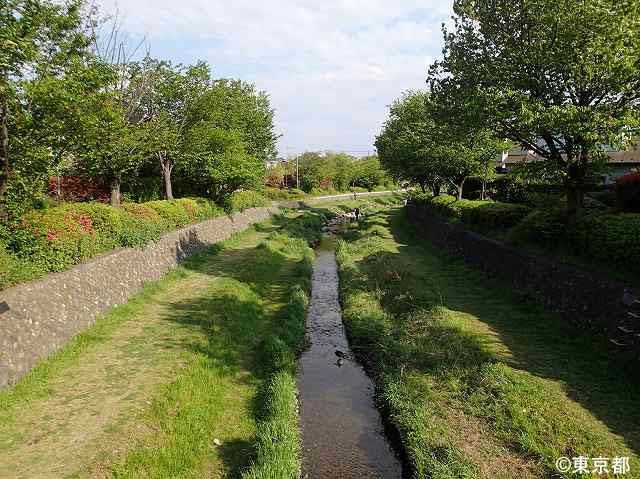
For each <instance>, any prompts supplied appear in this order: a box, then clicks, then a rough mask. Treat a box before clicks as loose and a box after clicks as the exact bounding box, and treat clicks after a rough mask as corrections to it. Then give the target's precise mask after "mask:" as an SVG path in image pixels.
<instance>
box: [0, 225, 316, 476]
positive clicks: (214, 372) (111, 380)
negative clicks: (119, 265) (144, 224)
mask: <svg viewBox="0 0 640 479" xmlns="http://www.w3.org/2000/svg"><path fill="white" fill-rule="evenodd" d="M298 216H299V215H298V214H294V213H290V214H288V215H287V216H286V217H280V218H275V219H273V220H271V221H269V222H265V223H262V224H261V225H256V227H254V228H252V229H250V230H247V231H245V232H243V233H240V234H237V235H235V236H234V237H233V238H232V239H230V240H228V241H226V242H224V243H222V244H219V245H216V246H215V247H213V248H211V250H210V251H208V252H206V253H203V254H200V255H196V256H194V257H192V258H191V259H189V260H188V261H187V262H186V263H184V264H183V266H181V267H180V268H178V269H177V270H175V271H173V272H172V273H170V274H169V276H168V277H166V278H164V279H163V280H161V281H160V282H158V283H155V284H153V285H149V286H147V288H146V289H145V291H144V292H143V293H141V294H140V295H138V296H137V297H136V298H134V299H133V300H132V301H131V302H130V303H128V304H127V305H125V306H123V307H120V308H116V309H114V310H113V311H112V312H111V313H109V314H108V315H107V316H106V317H103V318H101V319H100V320H98V322H97V323H96V324H95V325H94V326H93V327H92V328H90V329H89V330H88V331H86V332H85V333H83V334H81V335H79V336H78V337H76V339H74V340H73V341H72V342H71V343H70V344H69V345H68V346H67V347H65V348H63V349H62V350H61V351H60V352H59V353H58V354H56V355H55V356H53V357H51V358H50V359H49V360H47V361H45V362H43V363H41V364H40V365H39V366H38V367H37V368H36V369H34V370H33V371H32V372H31V373H30V374H29V375H27V376H26V377H25V378H24V379H23V380H22V381H20V382H19V383H18V384H16V385H15V386H13V387H11V388H10V389H8V390H5V391H3V392H2V393H0V407H2V410H3V413H2V414H3V416H2V418H1V419H3V420H2V421H0V437H2V438H3V439H2V440H0V453H1V454H2V457H3V459H2V460H0V476H3V477H4V476H5V475H6V476H7V477H16V478H19V477H30V476H33V475H37V474H42V471H43V470H44V469H43V468H46V470H54V469H55V470H56V471H58V472H59V473H60V474H61V475H63V476H69V477H94V476H101V477H102V476H113V477H118V478H129V477H131V478H133V477H146V478H165V477H171V478H180V477H241V476H243V475H244V476H245V477H251V478H263V477H264V478H269V477H274V478H275V477H278V478H287V477H291V478H293V477H297V475H298V473H299V470H300V457H299V448H300V445H299V444H300V437H299V430H298V422H297V421H298V419H297V412H296V411H297V400H296V395H297V390H296V387H295V367H296V358H297V354H298V352H299V350H300V349H301V347H302V344H303V340H304V320H305V312H306V307H307V301H308V300H307V296H308V291H309V288H310V274H311V267H312V261H313V252H312V250H311V249H310V248H309V247H308V243H307V239H306V238H309V237H313V236H314V234H317V230H318V229H319V227H320V225H321V222H320V221H319V220H318V219H317V217H316V216H317V215H310V216H312V218H311V219H307V218H304V217H302V218H297V217H298ZM307 229H308V230H309V231H307ZM33 424H39V425H40V426H39V427H37V428H33V426H32V425H33Z"/></svg>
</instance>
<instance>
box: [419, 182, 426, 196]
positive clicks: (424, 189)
mask: <svg viewBox="0 0 640 479" xmlns="http://www.w3.org/2000/svg"><path fill="white" fill-rule="evenodd" d="M420 189H422V192H423V193H426V192H427V187H426V185H425V184H424V181H421V182H420Z"/></svg>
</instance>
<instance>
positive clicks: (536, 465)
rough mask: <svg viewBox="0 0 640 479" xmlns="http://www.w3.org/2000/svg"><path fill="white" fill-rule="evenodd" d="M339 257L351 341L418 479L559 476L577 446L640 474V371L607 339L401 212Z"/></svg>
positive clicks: (375, 224)
mask: <svg viewBox="0 0 640 479" xmlns="http://www.w3.org/2000/svg"><path fill="white" fill-rule="evenodd" d="M338 260H339V264H340V279H341V282H340V287H341V296H342V302H343V308H344V320H345V323H346V326H347V330H348V333H349V335H350V339H351V345H352V348H353V349H354V351H356V353H357V354H358V355H359V356H360V357H361V358H363V359H364V361H365V362H366V363H367V364H368V366H369V368H370V369H371V371H372V373H373V374H374V376H375V377H376V382H377V385H378V396H379V398H380V401H381V405H382V407H383V408H384V409H385V410H386V413H387V415H388V417H389V419H390V420H391V422H392V423H393V424H394V425H395V426H396V428H397V429H398V431H399V433H400V437H401V441H402V444H403V446H404V449H405V450H406V452H407V456H408V458H409V462H410V465H411V469H412V474H413V477H420V478H422V477H430V478H437V479H440V478H524V477H558V476H557V471H556V468H555V461H556V459H557V458H558V457H561V456H568V457H576V456H579V455H582V456H587V457H600V456H603V457H610V458H613V457H616V456H619V457H623V456H628V457H630V458H631V473H630V474H629V475H627V476H626V477H637V476H638V475H640V460H639V459H638V452H639V451H640V417H639V416H638V414H637V409H638V405H639V403H638V398H639V397H640V386H639V384H640V380H639V378H638V376H637V372H634V370H633V367H632V366H626V365H624V364H618V363H616V362H615V361H614V360H612V359H610V358H609V357H607V355H606V353H605V351H606V350H607V349H606V348H605V347H602V348H601V347H600V341H601V339H599V338H596V337H593V336H587V335H581V334H580V333H579V332H578V331H576V330H574V329H573V328H572V327H571V325H569V324H566V323H564V322H562V321H561V320H560V319H559V318H558V317H556V316H554V315H552V314H549V313H546V312H544V311H542V310H541V308H539V307H538V306H536V305H530V304H527V303H524V302H523V301H522V300H521V298H520V297H519V296H518V295H517V294H516V293H515V292H513V291H511V290H509V288H508V287H507V286H505V285H502V284H499V283H496V282H493V281H490V280H488V279H487V278H486V277H485V276H483V275H482V274H480V273H478V272H475V271H473V270H470V269H468V268H467V267H465V266H464V265H463V264H462V263H460V262H459V261H457V260H454V259H451V258H448V257H446V256H445V255H444V254H443V253H442V252H441V251H438V250H437V249H434V248H433V247H431V246H430V245H428V244H425V241H424V240H422V239H420V238H418V237H416V236H415V235H414V232H413V230H412V229H411V227H410V226H408V223H407V222H406V220H405V219H404V218H403V216H402V214H401V213H400V210H394V211H393V212H392V213H391V214H389V213H388V212H385V211H380V212H378V213H375V212H371V214H369V215H368V216H367V217H366V220H365V221H363V222H362V224H361V226H360V228H359V229H357V228H355V229H353V230H351V231H348V232H347V234H346V236H345V241H343V242H341V243H340V244H339V246H338ZM610 470H611V469H610ZM563 477H582V476H580V475H577V474H573V475H572V474H571V473H568V474H565V475H564V476H563Z"/></svg>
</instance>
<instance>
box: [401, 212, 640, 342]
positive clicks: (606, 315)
mask: <svg viewBox="0 0 640 479" xmlns="http://www.w3.org/2000/svg"><path fill="white" fill-rule="evenodd" d="M406 212H407V215H408V217H409V219H410V221H411V222H412V223H413V224H414V226H415V227H416V229H417V230H418V232H419V233H420V234H421V235H422V236H423V237H425V238H426V239H428V240H429V241H431V242H432V243H433V244H435V245H437V246H438V247H440V248H442V249H444V250H446V251H447V252H448V253H449V254H451V255H454V256H458V257H462V258H463V259H464V260H465V262H466V263H468V264H470V265H472V266H474V267H476V268H478V269H481V270H483V271H485V272H487V273H489V274H490V275H493V276H498V277H500V278H502V279H504V280H505V281H508V282H509V283H510V284H511V286H512V287H513V288H514V289H515V290H517V291H520V292H523V293H525V294H526V295H528V296H530V297H532V298H535V299H536V300H539V301H541V302H543V303H544V304H545V306H546V307H547V308H548V309H550V310H552V311H555V312H558V313H560V314H561V315H562V316H563V317H565V318H567V319H569V320H570V321H572V322H574V323H575V324H577V325H578V326H580V327H587V328H590V329H594V330H598V331H603V332H604V333H605V334H606V335H607V338H608V339H609V340H610V341H611V343H612V344H613V345H615V346H616V347H618V348H620V349H625V350H629V351H635V353H637V352H640V334H639V333H640V315H639V314H638V312H637V311H638V309H639V308H638V305H640V303H639V302H638V298H640V291H639V290H638V289H635V288H633V287H632V286H631V285H625V284H621V283H618V282H616V281H613V280H611V279H609V278H608V277H605V276H603V275H602V274H597V273H593V272H590V271H586V270H582V269H580V268H578V267H575V266H572V265H567V264H561V263H557V262H555V261H552V260H551V259H549V258H545V257H538V256H532V255H528V254H524V253H522V252H520V251H518V250H516V249H514V248H511V247H509V246H507V245H505V244H503V243H500V242H498V241H494V240H492V239H489V238H486V237H484V236H482V235H479V234H477V233H474V232H472V231H468V230H465V229H464V228H462V227H461V226H459V225H455V224H450V223H447V222H445V221H443V220H441V219H440V218H438V217H436V216H434V215H433V213H431V212H430V211H429V210H428V209H426V208H423V207H420V206H418V205H415V204H413V203H411V202H409V203H408V204H407V207H406Z"/></svg>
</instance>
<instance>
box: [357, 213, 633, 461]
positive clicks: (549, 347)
mask: <svg viewBox="0 0 640 479" xmlns="http://www.w3.org/2000/svg"><path fill="white" fill-rule="evenodd" d="M387 220H388V221H389V223H390V224H389V225H388V224H387ZM374 225H378V226H385V227H386V226H390V227H391V232H392V234H393V238H394V239H395V241H396V242H397V243H398V244H399V245H400V246H399V251H398V252H397V253H396V252H377V253H374V254H372V255H369V256H365V257H364V258H363V259H362V260H360V261H359V262H358V263H357V264H358V267H359V268H360V270H361V271H363V272H364V279H362V283H361V284H357V285H354V287H357V288H358V289H361V290H362V291H371V290H372V289H378V290H379V291H380V301H381V305H382V306H383V308H384V310H385V311H386V312H388V313H390V314H391V315H392V316H393V317H394V321H396V323H397V324H395V325H394V329H395V331H387V333H388V334H392V335H393V334H395V335H396V338H397V339H402V338H398V337H397V336H398V335H400V334H406V333H407V331H409V333H410V332H411V329H412V328H414V329H415V330H416V333H417V335H418V336H419V334H420V328H421V327H423V326H424V325H423V324H422V323H421V322H420V319H419V315H420V312H421V311H433V310H434V308H436V309H437V308H443V309H444V310H449V311H452V312H454V313H464V314H469V315H472V316H474V317H475V318H477V319H478V320H479V321H481V322H482V323H484V324H486V325H488V326H489V329H488V331H483V332H481V334H475V333H474V332H469V333H468V334H467V332H466V331H462V330H459V329H456V328H448V327H446V326H444V325H438V324H437V323H435V324H431V325H430V327H429V330H428V332H429V335H430V337H429V342H430V343H431V347H430V348H429V349H428V351H427V353H426V354H425V351H424V350H421V349H420V348H421V347H424V345H419V346H418V347H417V348H416V349H411V347H406V346H405V347H398V349H396V350H392V351H389V352H387V353H386V354H387V355H388V356H389V357H386V358H385V360H386V361H390V364H394V363H397V364H398V365H400V364H410V365H411V366H413V367H415V368H417V369H420V370H425V371H429V372H431V373H433V372H434V371H437V370H438V368H462V369H463V370H464V369H467V368H468V369H469V370H473V371H477V370H478V367H481V366H482V365H483V364H492V363H497V362H503V363H506V364H509V365H510V366H512V367H513V368H515V369H516V370H523V371H527V372H529V373H531V374H533V375H535V376H537V377H540V378H545V379H551V380H554V381H557V382H560V383H561V384H562V385H563V388H564V389H565V391H566V393H567V394H568V396H569V397H570V398H571V399H572V400H574V401H575V402H577V403H579V404H580V405H581V406H583V407H584V408H585V409H587V410H589V411H590V412H591V413H592V414H593V415H594V416H595V417H596V418H598V419H599V420H600V421H602V422H603V423H604V424H605V425H606V426H607V427H608V429H609V430H610V431H611V432H613V433H615V434H618V435H620V436H622V437H623V438H624V440H625V442H626V444H627V445H628V447H630V448H631V449H632V450H633V451H634V452H635V453H637V454H638V453H640V415H638V414H637V410H638V406H639V405H640V373H639V372H638V368H637V363H635V364H634V363H629V362H626V361H624V360H621V359H619V358H616V357H615V356H613V355H612V353H611V352H610V351H609V349H608V348H607V346H606V342H605V341H604V339H603V338H601V337H598V336H597V335H595V334H593V333H590V332H584V331H579V330H577V329H576V328H574V327H573V326H572V325H571V324H570V323H568V322H566V321H563V320H562V319H560V318H559V317H558V316H557V315H554V314H551V313H549V312H546V311H544V310H543V309H542V307H540V306H539V305H537V304H532V303H529V302H527V301H524V300H523V298H522V297H521V296H520V295H518V294H517V292H514V291H512V290H511V289H510V286H508V285H506V284H502V283H500V282H499V281H497V280H493V279H489V278H488V277H487V276H485V275H484V274H482V273H481V272H479V271H475V270H472V269H470V268H468V267H466V266H465V265H464V264H463V262H462V261H461V260H458V259H454V258H451V257H449V256H447V255H446V253H444V252H442V251H440V250H438V249H436V248H435V247H433V246H431V245H430V244H427V243H426V241H425V240H423V239H421V238H419V237H418V236H417V234H416V233H415V232H414V230H413V228H412V227H411V226H409V225H408V224H407V222H406V221H405V220H404V218H403V217H402V215H401V213H400V212H399V211H398V210H396V211H394V212H392V213H390V214H388V215H386V219H385V217H384V216H383V215H380V216H379V217H378V218H375V217H374V218H371V219H370V220H367V224H365V225H364V226H365V227H371V226H374ZM371 326H372V327H374V328H375V327H379V328H384V327H385V326H384V325H383V324H379V325H377V326H376V325H375V324H372V325H371ZM386 327H387V328H388V325H387V326H386ZM400 331H402V332H403V333H400ZM357 335H358V336H363V337H364V341H365V343H366V342H367V341H371V342H374V341H375V337H376V334H375V333H373V332H372V333H371V334H370V335H369V336H370V337H369V338H368V335H367V332H366V331H359V332H358V334H357ZM491 335H493V336H494V337H493V338H492V337H491ZM367 338H368V339H367ZM405 339H406V338H405ZM408 342H409V343H410V342H411V341H408ZM400 343H402V341H398V344H400ZM361 346H362V350H364V351H366V350H367V349H369V348H368V346H367V344H363V345H361ZM500 347H501V348H502V350H496V348H498V349H500ZM469 381H470V384H472V383H473V378H469Z"/></svg>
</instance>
